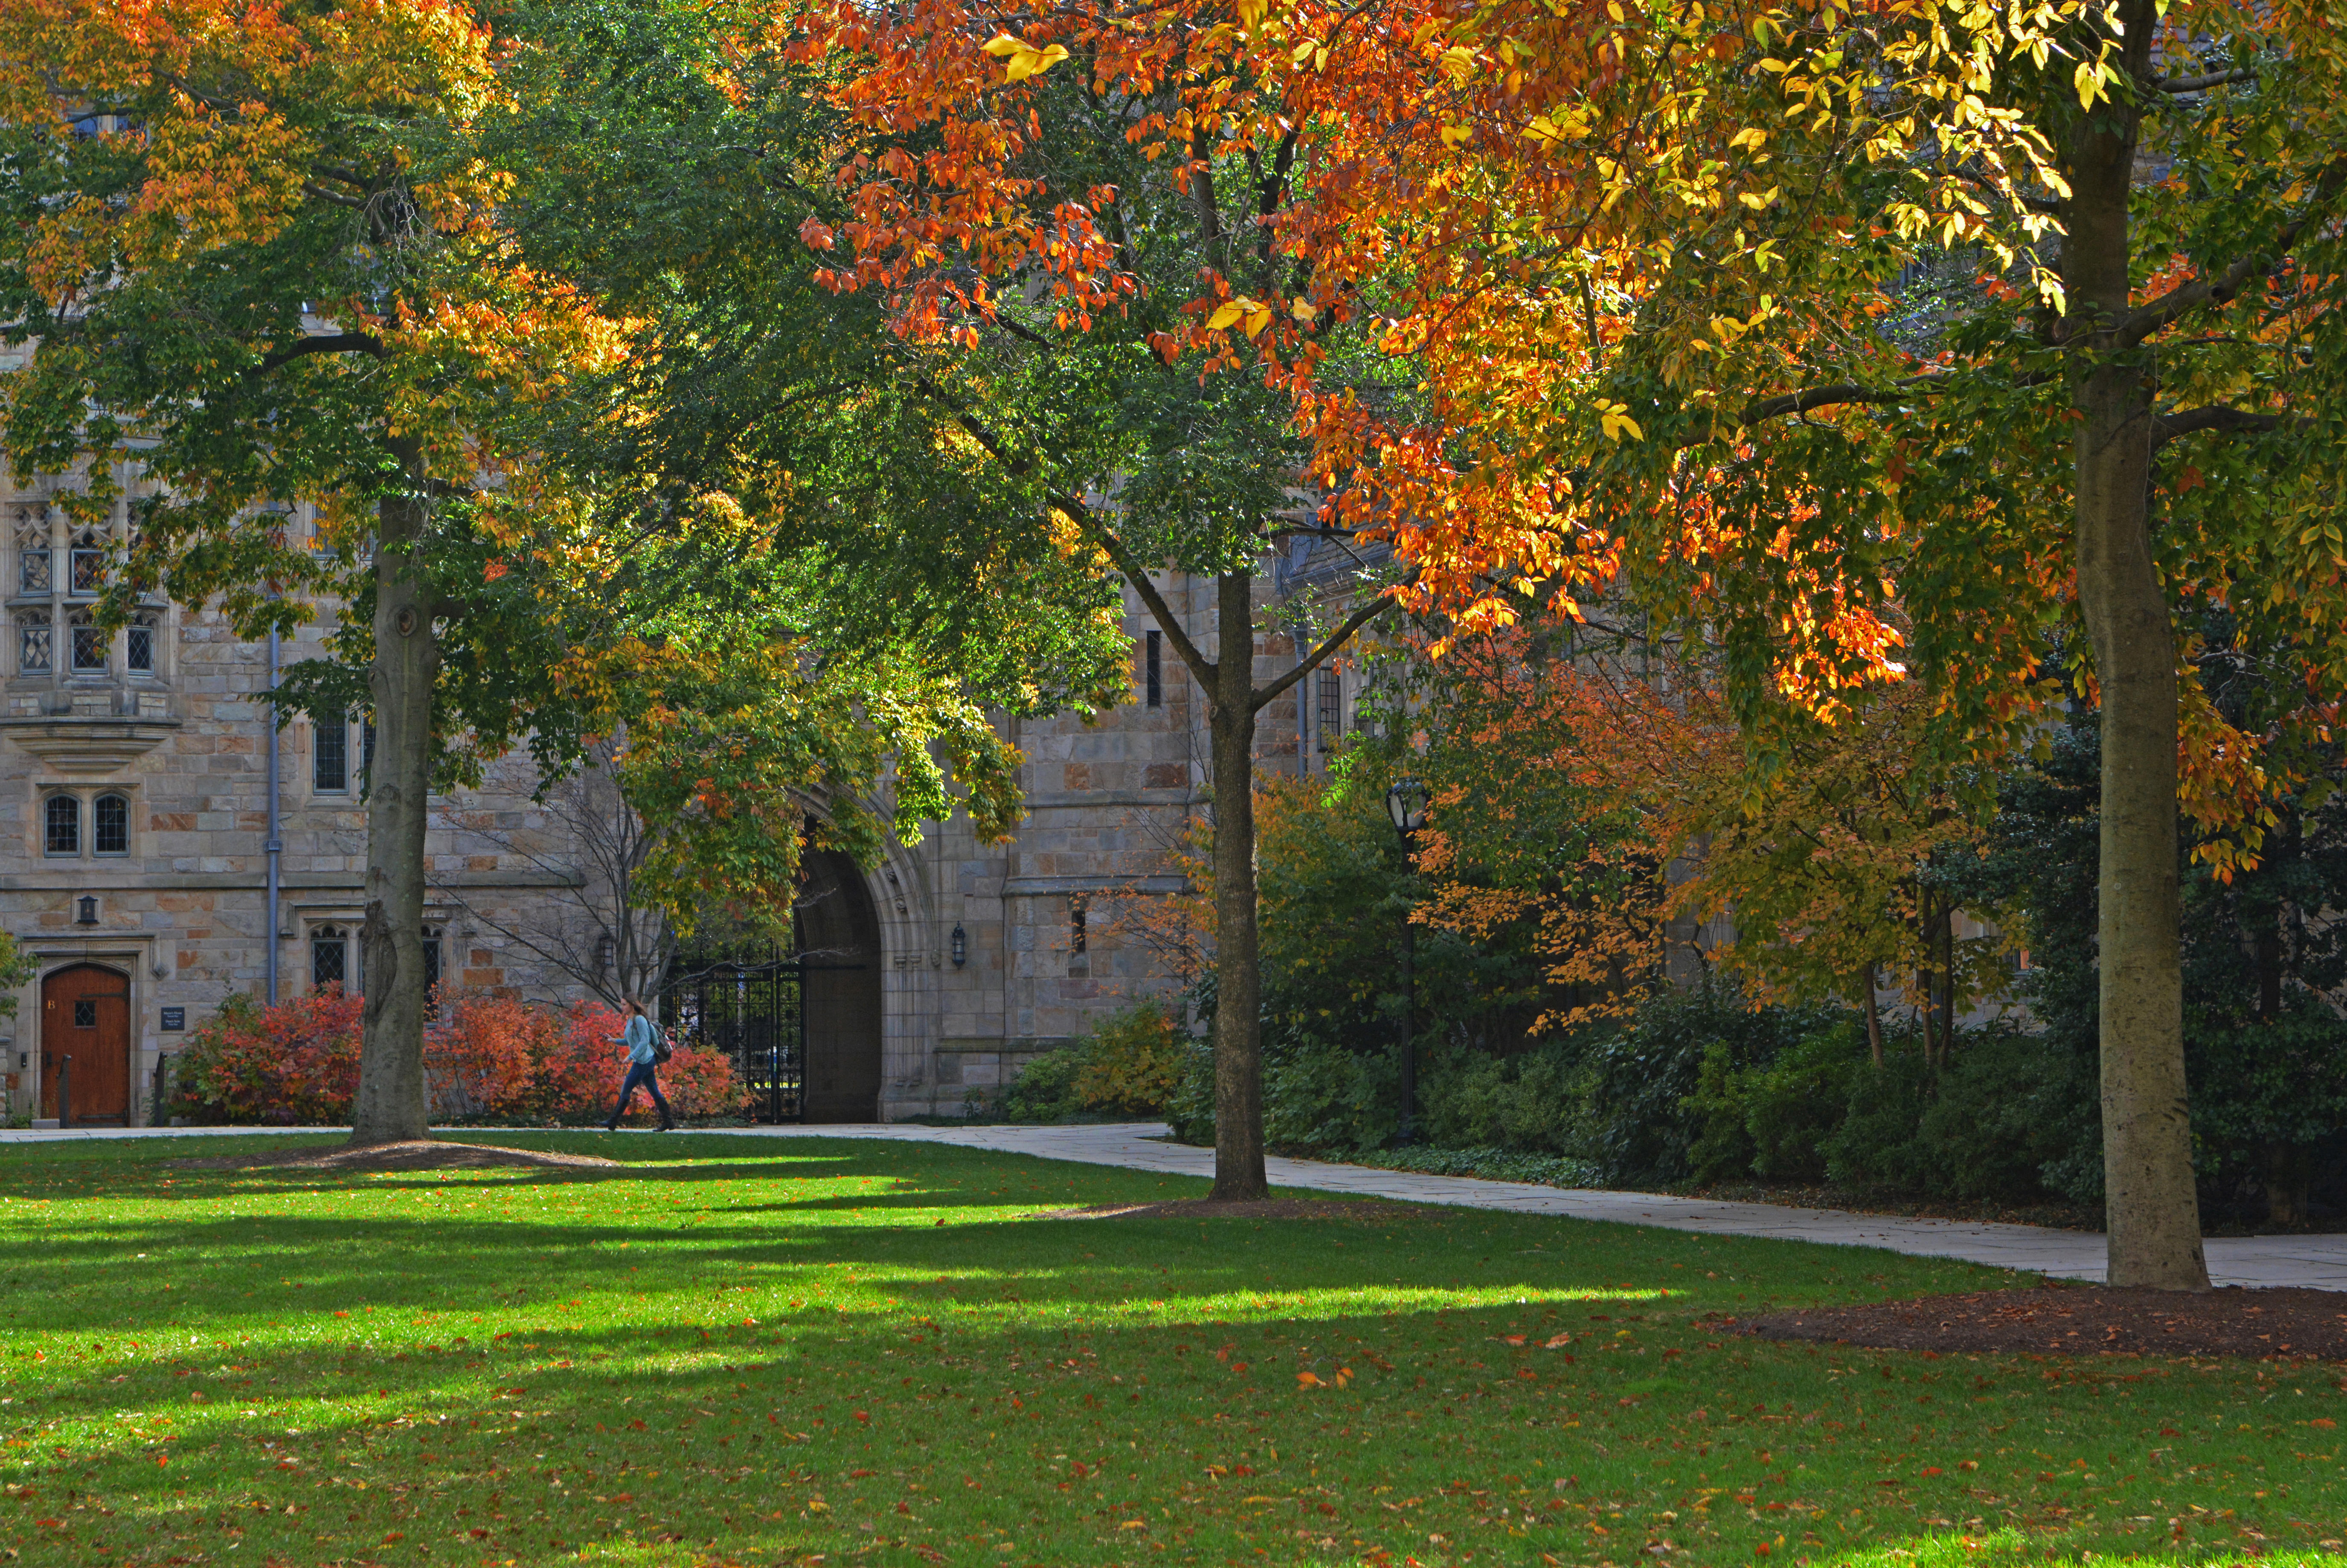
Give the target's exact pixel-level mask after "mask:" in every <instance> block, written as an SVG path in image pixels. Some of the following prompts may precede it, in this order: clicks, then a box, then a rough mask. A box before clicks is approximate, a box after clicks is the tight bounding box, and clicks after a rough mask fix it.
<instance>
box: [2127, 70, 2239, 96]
mask: <svg viewBox="0 0 2347 1568" xmlns="http://www.w3.org/2000/svg"><path fill="white" fill-rule="evenodd" d="M2257 79H2258V74H2257V72H2255V71H2209V72H2208V73H2206V74H2205V75H2202V76H2198V77H2168V79H2167V80H2166V81H2160V82H2154V83H2152V84H2151V90H2152V91H2153V92H2156V93H2198V92H2206V91H2208V90H2209V88H2210V87H2224V86H2226V85H2227V84H2228V83H2231V82H2254V81H2256V80H2257Z"/></svg>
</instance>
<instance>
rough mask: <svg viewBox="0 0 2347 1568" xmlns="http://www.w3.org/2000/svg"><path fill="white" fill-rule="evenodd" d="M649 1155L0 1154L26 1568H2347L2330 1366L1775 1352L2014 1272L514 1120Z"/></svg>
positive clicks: (526, 1139)
mask: <svg viewBox="0 0 2347 1568" xmlns="http://www.w3.org/2000/svg"><path fill="white" fill-rule="evenodd" d="M497 1141H499V1142H505V1143H516V1144H525V1143H526V1144H528V1145H530V1146H534V1147H549V1148H557V1149H566V1150H576V1151H580V1152H593V1153H610V1154H612V1155H613V1156H614V1157H615V1158H618V1159H620V1160H621V1161H623V1162H624V1168H623V1169H621V1170H617V1171H596V1172H590V1173H585V1174H584V1175H581V1174H579V1173H575V1172H564V1171H550V1170H476V1171H451V1172H395V1173H342V1172H334V1173H322V1172H314V1171H313V1172H300V1173H288V1172H269V1171H242V1172H185V1171H175V1170H172V1169H169V1168H168V1167H166V1166H165V1165H164V1164H163V1163H162V1162H163V1161H165V1160H166V1159H169V1158H172V1157H175V1156H185V1155H189V1154H196V1153H200V1154H207V1155H210V1154H218V1153H227V1152H230V1151H231V1150H233V1149H236V1148H238V1147H240V1146H242V1147H269V1148H282V1147H284V1146H285V1144H284V1143H283V1142H282V1140H279V1139H273V1138H272V1139H267V1140H262V1139H251V1140H242V1139H240V1140H231V1139H226V1138H222V1139H209V1138H208V1139H205V1140H203V1141H201V1143H200V1144H199V1143H196V1142H195V1141H192V1140H180V1141H165V1140H153V1141H138V1142H122V1143H83V1144H77V1145H62V1146H61V1145H46V1146H37V1145H36V1146H18V1147H15V1148H13V1149H8V1150H5V1152H0V1234H5V1247H4V1248H0V1287H5V1302H6V1314H5V1328H0V1335H4V1336H5V1337H4V1338H0V1350H5V1360H0V1400H5V1403H0V1440H5V1448H0V1552H5V1555H6V1557H7V1558H8V1559H9V1560H11V1561H13V1562H18V1563H27V1564H31V1563H73V1564H100V1563H103V1564H108V1565H128V1564H139V1565H142V1568H143V1565H149V1564H158V1565H160V1564H170V1565H180V1564H190V1563H206V1564H221V1563H228V1564H247V1565H251V1568H264V1565H272V1564H287V1565H291V1564H304V1565H306V1564H313V1563H339V1564H353V1565H355V1564H360V1563H386V1564H410V1563H446V1564H464V1565H466V1568H472V1565H475V1564H480V1565H483V1568H490V1565H497V1568H504V1565H514V1568H518V1565H521V1564H541V1563H569V1562H578V1561H586V1562H589V1563H626V1564H677V1565H696V1568H697V1565H703V1564H708V1565H715V1564H724V1563H741V1564H761V1565H764V1564H785V1563H791V1564H795V1563H818V1562H821V1563H834V1564H839V1563H873V1564H899V1563H901V1564H908V1565H909V1564H920V1563H961V1564H1013V1565H1025V1564H1030V1563H1032V1564H1048V1565H1051V1568H1059V1565H1061V1564H1076V1563H1143V1564H1146V1563H1393V1564H1405V1563H1411V1562H1415V1563H1420V1564H1425V1565H1429V1568H1431V1565H1434V1564H1450V1563H1492V1564H1531V1563H1593V1564H1594V1563H1614V1564H1627V1563H1632V1562H1645V1563H1656V1562H1665V1563H1678V1562H1686V1563H1758V1562H1760V1561H1762V1560H1763V1559H1769V1560H1773V1561H1774V1562H1778V1563H1784V1562H1793V1563H1804V1562H1806V1563H1884V1564H1889V1563H1901V1564H1911V1563H1914V1564H1934V1563H1950V1564H1952V1563H2006V1562H2014V1563H2017V1562H2022V1561H2027V1562H2030V1563H2045V1562H2049V1561H2055V1562H2081V1561H2083V1560H2084V1559H2085V1558H2086V1556H2088V1555H2089V1554H2092V1555H2094V1556H2096V1557H2098V1558H2113V1557H2116V1558H2122V1559H2137V1560H2142V1561H2154V1562H2212V1563H2213V1562H2242V1561H2246V1560H2247V1559H2249V1558H2250V1557H2259V1558H2269V1559H2272V1560H2276V1561H2285V1562H2308V1563H2347V1554H2342V1547H2341V1536H2342V1533H2343V1532H2347V1478H2342V1470H2341V1451H2342V1450H2341V1444H2340V1440H2339V1439H2340V1430H2339V1427H2338V1424H2337V1423H2338V1422H2340V1421H2341V1420H2342V1419H2347V1392H2342V1377H2343V1376H2347V1368H2341V1367H2340V1366H2337V1365H2324V1364H2310V1363H2299V1364H2295V1365H2292V1364H2286V1363H2279V1362H2275V1363H2263V1364H2260V1363H2244V1362H2214V1361H2204V1362H2192V1361H2181V1360H2161V1359H2152V1358H2140V1359H2138V1358H2108V1359H2096V1358H2086V1359H2075V1360H2064V1359H2036V1358H1994V1357H1967V1356H1948V1357H1942V1358H1929V1357H1924V1356H1918V1355H1912V1354H1903V1353H1891V1352H1877V1351H1867V1350H1855V1349H1847V1348H1839V1347H1822V1348H1820V1347H1814V1346H1794V1345H1779V1344H1770V1343H1763V1342H1758V1341H1753V1340H1749V1339H1746V1338H1744V1337H1740V1336H1738V1335H1737V1334H1736V1333H1735V1332H1734V1327H1733V1325H1732V1324H1729V1323H1727V1322H1725V1321H1724V1319H1727V1318H1729V1317H1745V1316H1749V1315H1750V1314H1752V1313H1754V1312H1757V1311H1759V1310H1761V1309H1762V1308H1764V1307H1772V1306H1790V1305H1797V1304H1806V1303H1822V1302H1841V1301H1850V1300H1865V1299H1877V1298H1881V1297H1883V1296H1890V1295H1900V1296H1905V1295H1911V1294H1915V1293H1921V1292H1933V1291H1957V1290H1966V1289H1980V1288H1983V1287H1988V1286H1995V1285H1998V1284H2000V1283H2014V1284H2018V1283H2022V1282H2019V1281H2014V1280H2013V1279H2012V1276H2002V1275H1998V1274H1995V1273H1993V1272H1991V1271H1988V1270H1983V1269H1979V1268H1973V1267H1970V1266H1963V1265H1958V1264H1952V1263H1942V1262H1934V1261H1931V1260H1922V1259H1913V1258H1902V1257H1898V1256H1895V1255H1889V1254H1883V1253H1875V1252H1866V1251H1858V1250H1851V1249H1841V1248H1832V1247H1819V1246H1808V1245H1799V1244H1793V1243H1784V1242H1770V1241H1760V1240H1749V1239H1731V1238H1714V1237H1704V1236H1694V1235H1682V1234H1677V1233H1673V1232H1664V1231H1645V1230H1637V1229H1633V1228H1629V1227H1621V1226H1608V1225H1593V1224H1588V1223H1583V1222H1578V1221H1571V1220H1561V1219H1554V1218H1546V1217H1540V1216H1531V1215H1514V1214H1488V1213H1482V1212H1470V1211H1460V1210H1428V1209H1412V1208H1404V1207H1401V1206H1399V1205H1383V1204H1362V1205H1359V1211H1358V1213H1359V1217H1358V1218H1350V1217H1348V1218H1333V1219H1313V1220H1294V1219H1288V1220H1233V1219H1217V1220H1214V1221H1212V1222H1200V1221H1198V1220H1196V1219H1166V1218H1142V1219H1118V1220H1069V1219H1059V1218H1044V1217H1039V1216H1040V1214H1042V1213H1043V1212H1044V1211H1047V1210H1051V1209H1061V1208H1066V1207H1068V1206H1071V1205H1073V1204H1103V1203H1117V1202H1136V1201H1153V1200H1159V1199H1163V1198H1168V1197H1178V1196H1188V1195H1194V1194H1196V1193H1197V1192H1198V1190H1199V1189H1200V1187H1201V1186H1202V1184H1199V1183H1195V1182H1191V1181H1185V1180H1182V1179H1177V1178H1171V1177H1160V1176H1156V1175H1151V1174H1144V1173H1133V1172H1123V1171H1115V1170H1106V1169H1102V1168H1099V1167H1095V1166H1080V1165H1072V1164H1062V1163H1052V1162H1046V1161H1036V1160H1030V1159H1023V1158H1019V1157H1015V1156H1009V1155H999V1154H989V1153H978V1152H971V1151H964V1150H954V1149H946V1148H939V1147H932V1146H920V1145H908V1144H904V1143H872V1142H854V1141H847V1140H817V1139H797V1138H794V1139H774V1140H764V1139H753V1138H728V1137H715V1136H703V1137H693V1136H677V1137H651V1136H642V1135H638V1136H621V1137H617V1138H607V1137H597V1136H594V1135H582V1134H546V1135H542V1136H534V1135H528V1134H508V1133H499V1134H497Z"/></svg>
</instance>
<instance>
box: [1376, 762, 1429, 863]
mask: <svg viewBox="0 0 2347 1568" xmlns="http://www.w3.org/2000/svg"><path fill="white" fill-rule="evenodd" d="M1428 804H1429V802H1428V799H1427V790H1426V786H1425V785H1424V784H1420V783H1419V782H1418V780H1416V779H1396V780H1394V782H1393V784H1392V785H1391V786H1390V787H1389V788H1388V789H1387V791H1386V815H1388V816H1389V817H1391V818H1392V819H1393V825H1394V831H1395V832H1396V833H1398V834H1399V835H1401V846H1402V848H1403V849H1404V850H1405V851H1407V850H1409V848H1410V847H1411V841H1412V840H1413V839H1415V838H1416V837H1417V836H1418V830H1419V828H1421V827H1424V826H1425V825H1426V810H1427V806H1428Z"/></svg>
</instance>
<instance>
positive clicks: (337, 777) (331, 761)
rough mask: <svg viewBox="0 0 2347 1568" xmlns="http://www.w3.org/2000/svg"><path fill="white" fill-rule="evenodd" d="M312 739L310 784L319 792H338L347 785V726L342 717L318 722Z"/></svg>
mask: <svg viewBox="0 0 2347 1568" xmlns="http://www.w3.org/2000/svg"><path fill="white" fill-rule="evenodd" d="M312 740H313V742H314V744H313V746H312V748H311V752H310V787H311V788H312V789H313V790H316V791H318V792H319V793H320V794H341V793H342V792H343V791H344V790H346V789H348V788H350V787H351V727H350V725H349V724H348V723H344V722H343V721H341V720H336V721H334V722H333V723H324V724H320V725H318V726H317V731H316V733H315V734H314V735H313V736H312Z"/></svg>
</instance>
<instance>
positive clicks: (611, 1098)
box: [536, 1002, 643, 1118]
mask: <svg viewBox="0 0 2347 1568" xmlns="http://www.w3.org/2000/svg"><path fill="white" fill-rule="evenodd" d="M559 1022H560V1027H559V1029H558V1030H556V1032H555V1037H554V1039H553V1040H552V1041H551V1042H550V1043H549V1044H548V1048H547V1052H546V1054H545V1055H544V1056H542V1057H540V1058H539V1059H538V1101H537V1102H536V1108H537V1109H538V1111H539V1112H540V1113H541V1114H543V1115H547V1116H552V1117H557V1118H561V1117H572V1118H576V1117H580V1116H584V1115H587V1114H589V1113H590V1112H592V1113H596V1114H600V1115H604V1116H608V1115H610V1113H611V1107H612V1105H613V1104H614V1103H616V1102H618V1100H619V1097H620V1078H621V1077H622V1076H624V1075H625V1074H626V1072H627V1071H628V1057H627V1052H625V1051H624V1050H620V1043H619V1041H620V1015H619V1014H618V1013H617V1012H615V1011H613V1010H612V1009H610V1008H608V1007H605V1006H604V1005H603V1004H602V1003H601V1002H573V1003H571V1004H570V1009H569V1013H568V1014H567V1015H565V1016H564V1017H562V1018H561V1020H559ZM636 1098H637V1100H638V1102H641V1101H642V1099H643V1096H642V1095H641V1094H640V1095H638V1096H637V1097H636Z"/></svg>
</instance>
